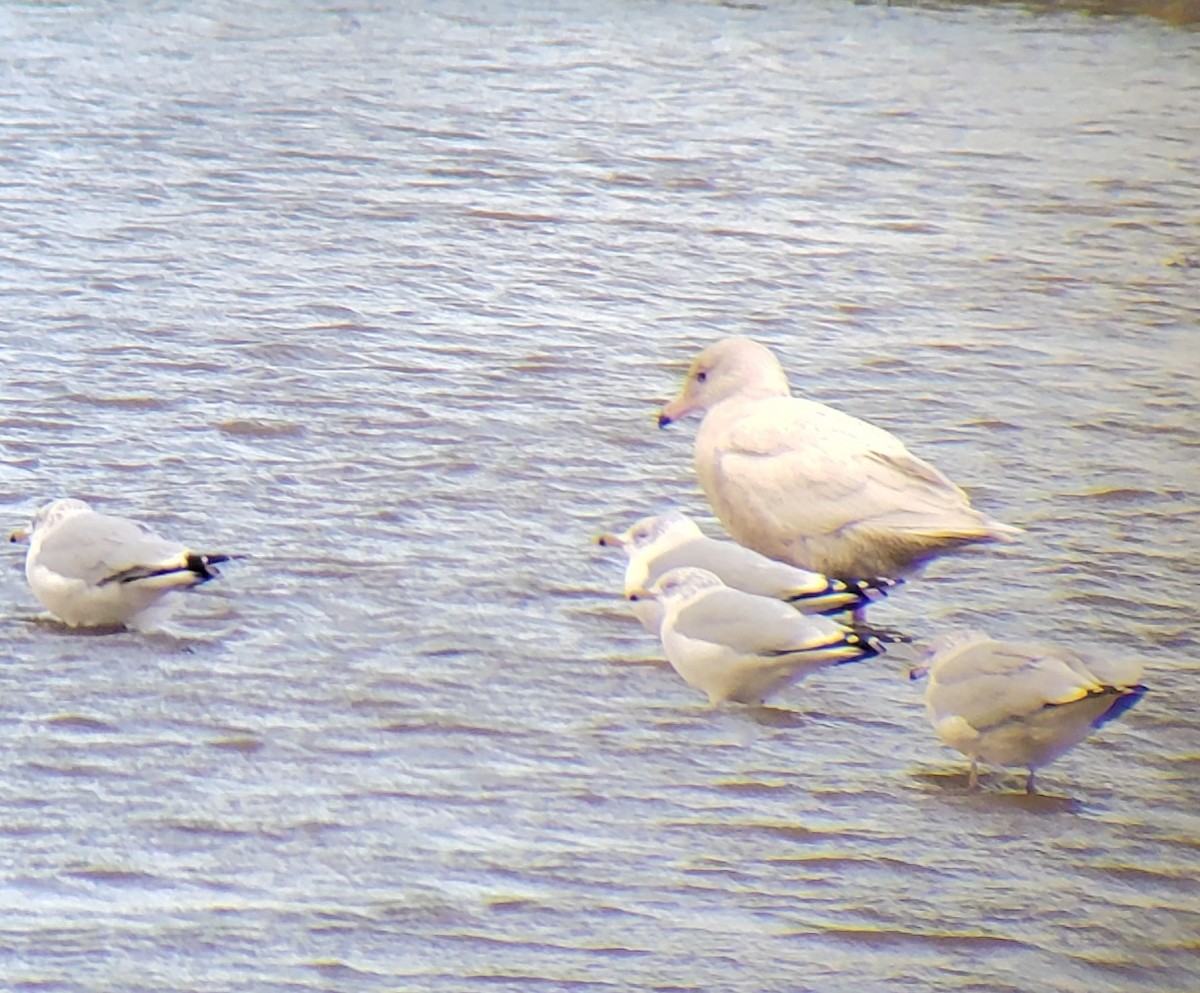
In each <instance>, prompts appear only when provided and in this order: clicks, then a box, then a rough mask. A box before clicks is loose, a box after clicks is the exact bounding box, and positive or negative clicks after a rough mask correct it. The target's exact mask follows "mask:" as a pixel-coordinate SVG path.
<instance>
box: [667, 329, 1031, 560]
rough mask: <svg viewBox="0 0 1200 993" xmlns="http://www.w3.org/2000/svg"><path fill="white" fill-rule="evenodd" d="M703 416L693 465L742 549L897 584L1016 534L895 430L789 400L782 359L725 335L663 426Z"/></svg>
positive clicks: (698, 365) (698, 362)
mask: <svg viewBox="0 0 1200 993" xmlns="http://www.w3.org/2000/svg"><path fill="white" fill-rule="evenodd" d="M693 413H702V414H704V420H703V422H702V423H701V425H700V429H699V431H698V432H697V435H696V446H695V466H696V475H697V476H698V477H699V481H700V485H701V487H702V489H703V490H704V493H705V495H706V496H707V497H708V502H709V504H710V505H711V506H712V509H713V512H714V513H715V514H716V515H717V518H718V519H719V520H720V522H721V524H722V525H724V527H725V530H726V531H728V532H729V534H730V535H731V536H732V537H733V539H734V540H735V541H737V542H738V543H739V544H742V545H745V546H746V547H748V548H752V549H754V550H755V551H757V552H761V553H762V554H763V555H767V556H770V557H771V558H773V559H779V560H781V561H784V562H790V563H791V564H792V565H796V566H800V567H801V568H804V569H812V570H813V571H815V572H820V573H823V574H825V575H827V576H833V577H836V578H839V579H846V578H850V579H855V578H862V577H866V576H890V577H899V576H903V575H905V574H907V573H910V572H912V571H914V570H915V569H917V568H919V567H920V566H921V565H922V564H923V563H925V562H926V561H928V560H929V559H931V558H933V557H935V556H938V555H942V554H944V553H946V552H950V551H954V550H955V549H959V548H962V547H964V546H967V545H974V544H980V543H987V542H996V541H1004V542H1007V541H1012V540H1014V539H1015V537H1016V535H1018V534H1020V531H1019V529H1017V528H1014V527H1010V526H1009V525H1007V524H1001V523H999V522H997V521H993V520H990V519H989V518H987V517H985V516H984V515H983V514H980V513H979V512H978V511H976V510H973V509H972V508H971V505H970V502H969V501H968V499H967V496H966V494H965V493H963V491H962V490H961V489H959V488H958V487H957V486H955V485H954V483H952V482H951V481H950V480H949V479H947V478H946V477H945V476H944V475H943V474H942V473H941V472H939V471H938V470H937V469H935V468H934V467H933V466H931V465H930V464H929V463H928V462H925V461H924V460H922V459H920V458H918V457H917V456H915V455H913V454H911V453H910V452H909V451H908V449H907V448H905V447H904V445H903V443H902V442H901V441H900V440H899V439H898V438H896V437H895V436H894V435H892V434H890V433H889V432H887V431H885V430H883V429H882V428H878V427H875V426H874V425H871V424H868V423H867V422H866V421H862V420H859V419H858V418H856V417H852V416H850V415H849V414H845V413H842V412H841V411H839V410H835V409H834V408H832V407H827V406H825V405H824V404H820V403H816V402H815V401H812V400H803V399H800V398H799V397H793V396H792V395H791V393H790V389H789V386H788V381H787V377H786V376H785V375H784V372H783V369H782V368H781V367H780V365H779V362H778V360H777V359H776V358H775V356H774V355H773V354H772V353H771V351H770V350H769V349H768V348H766V346H764V345H761V344H759V343H758V342H755V341H752V340H750V339H749V338H726V339H724V340H722V341H719V342H717V343H716V344H714V345H712V346H710V347H708V348H706V349H705V350H704V351H703V352H701V353H700V354H699V355H698V356H697V357H696V358H695V359H694V360H693V362H692V364H691V367H690V368H689V369H688V372H687V378H686V380H685V382H684V384H683V387H682V389H681V391H680V393H679V395H678V396H677V397H676V398H675V399H674V400H672V401H671V402H670V403H669V404H667V405H666V406H665V407H664V408H663V409H662V413H661V415H660V417H659V425H660V426H661V427H665V426H667V425H668V424H671V423H672V422H674V421H676V420H679V419H680V418H682V417H686V416H688V415H689V414H693Z"/></svg>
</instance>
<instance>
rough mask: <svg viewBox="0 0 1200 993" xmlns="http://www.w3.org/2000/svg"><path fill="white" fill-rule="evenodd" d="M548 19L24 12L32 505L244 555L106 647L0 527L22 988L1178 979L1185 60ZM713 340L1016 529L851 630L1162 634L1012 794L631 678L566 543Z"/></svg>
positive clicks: (1012, 16) (627, 490)
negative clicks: (32, 570)
mask: <svg viewBox="0 0 1200 993" xmlns="http://www.w3.org/2000/svg"><path fill="white" fill-rule="evenodd" d="M529 6H530V5H520V4H513V3H505V2H498V3H494V4H474V3H465V2H464V3H458V4H456V3H450V2H446V3H433V4H429V5H417V4H411V5H409V4H403V5H402V4H386V3H380V4H378V5H376V6H352V5H346V6H341V7H323V6H321V5H318V4H312V3H303V2H301V3H293V4H285V3H282V2H280V3H265V2H264V3H258V4H242V3H221V2H216V0H201V2H198V3H192V4H173V3H160V4H151V5H146V4H123V3H102V2H78V3H63V4H53V5H49V4H46V5H43V4H22V3H5V4H4V5H3V6H2V7H0V38H2V40H0V54H2V55H3V59H2V60H0V99H2V100H3V107H4V113H3V118H2V123H0V136H2V138H3V140H2V141H0V228H2V229H3V240H2V241H0V282H2V285H3V301H4V306H3V309H2V312H0V334H2V341H3V355H4V359H5V361H4V377H3V383H4V385H3V399H4V407H3V413H2V414H0V417H2V421H0V441H2V442H3V452H4V460H3V464H2V465H0V505H2V506H3V509H4V512H5V514H6V515H7V516H8V518H9V520H10V524H9V525H8V526H16V525H17V524H19V523H22V522H23V521H24V520H25V519H26V518H27V515H28V512H29V511H30V510H31V509H32V508H33V507H35V506H36V505H38V504H39V503H40V502H42V501H43V500H45V499H48V498H50V497H53V496H57V495H63V494H71V495H75V496H80V497H83V498H86V499H90V500H92V501H94V502H95V503H96V504H97V505H98V506H99V507H100V508H101V509H103V510H106V511H110V512H114V513H120V514H127V515H130V516H135V517H138V518H142V519H145V520H147V521H149V522H151V523H153V524H155V525H156V526H158V527H160V528H161V529H162V530H164V531H166V532H169V533H171V534H173V535H178V536H180V537H182V538H185V539H188V540H191V541H193V542H195V543H197V544H200V545H202V546H205V547H212V548H218V549H226V550H235V551H240V552H244V553H247V554H249V555H250V556H251V557H250V558H249V559H248V560H246V561H244V562H240V563H236V564H234V565H233V566H232V567H230V568H228V569H227V570H226V574H225V576H224V578H223V579H222V580H221V581H220V582H219V583H214V584H210V585H209V586H207V587H206V588H205V589H204V590H202V591H200V592H198V593H197V594H195V595H192V596H189V597H188V598H187V599H186V602H185V603H184V604H183V605H182V607H181V609H180V611H179V612H178V613H177V615H176V616H175V617H174V619H173V620H172V621H171V622H170V623H169V624H168V625H167V627H166V628H165V629H164V630H162V631H161V632H158V633H154V634H151V635H139V634H132V633H130V634H124V633H122V634H115V635H113V634H110V635H104V636H98V635H89V634H80V633H73V632H71V631H68V630H65V629H63V628H61V627H59V626H56V625H54V624H51V623H48V622H46V621H44V620H40V619H39V615H38V609H37V605H36V603H35V602H34V600H33V598H32V596H31V594H30V592H29V590H28V589H27V587H26V585H25V582H24V578H23V575H22V565H21V558H20V551H19V549H17V548H15V547H13V548H10V551H9V552H8V553H6V556H7V557H6V560H5V561H6V563H7V564H6V565H5V568H4V569H3V570H2V572H0V575H2V576H3V580H2V583H0V609H2V610H3V613H4V622H3V626H4V631H5V634H6V641H7V651H6V653H5V660H4V663H3V666H2V667H0V748H2V750H3V753H4V771H3V775H2V776H0V804H2V811H3V818H2V819H0V887H2V889H0V986H3V987H4V988H6V989H14V990H21V989H30V990H34V989H36V990H39V991H59V990H62V991H89V993H95V991H109V990H119V991H135V990H147V991H148V990H155V991H159V990H184V989H186V990H190V991H201V993H206V991H246V990H255V991H259V990H262V991H274V990H338V991H341V990H370V991H374V990H380V991H384V990H388V991H392V990H422V991H423V990H430V991H433V990H445V991H461V990H485V989H486V990H512V991H530V990H584V989H612V990H629V989H657V990H703V991H738V993H757V991H763V990H789V991H792V990H795V991H800V990H812V991H820V993H826V991H842V990H846V991H851V990H854V991H860V990H872V991H874V990H913V991H959V990H963V991H966V990H970V991H989V993H990V991H1035V990H1036V991H1046V990H1054V991H1079V993H1097V991H1128V990H1134V989H1136V990H1139V991H1142V990H1153V991H1159V990H1161V991H1175V993H1182V991H1185V990H1194V989H1196V988H1198V987H1200V939H1198V938H1197V935H1198V934H1200V842H1198V841H1197V838H1198V837H1200V718H1198V717H1197V713H1198V710H1197V703H1196V701H1197V698H1198V697H1197V695H1198V692H1200V690H1198V682H1200V645H1198V638H1197V622H1196V617H1197V614H1196V602H1197V586H1198V583H1197V578H1198V574H1200V548H1198V544H1200V542H1198V541H1197V531H1198V524H1200V503H1198V498H1197V488H1198V484H1200V468H1198V463H1200V417H1198V414H1200V400H1198V397H1200V359H1198V358H1197V353H1198V351H1200V331H1198V318H1200V215H1198V214H1197V204H1198V203H1200V115H1197V113H1196V108H1197V106H1200V35H1198V34H1197V33H1196V32H1194V31H1188V30H1182V29H1178V28H1172V27H1170V26H1168V25H1166V24H1162V23H1158V22H1155V21H1152V20H1141V19H1136V18H1127V19H1119V18H1089V17H1085V16H1082V15H1078V14H1072V13H1066V12H1060V13H1045V12H1031V11H1028V10H1023V9H1018V8H1012V7H991V6H985V7H971V6H956V7H952V8H940V7H927V8H912V7H904V6H880V5H871V4H865V5H851V4H847V3H842V2H835V0H814V2H811V3H784V2H771V0H767V2H764V3H761V4H745V5H737V4H729V5H717V4H705V3H683V2H670V0H669V2H662V3H650V2H641V0H636V2H635V0H628V2H613V3H604V4H600V3H595V4H593V3H583V2H578V3H574V4H571V3H563V4H553V5H549V4H548V5H537V9H536V10H533V9H528V8H529ZM731 333H748V334H752V335H754V336H756V337H758V338H760V339H761V340H763V341H765V342H767V343H769V344H770V345H771V346H772V347H773V348H774V349H775V350H776V351H777V352H778V353H779V355H780V356H781V358H782V359H783V362H784V365H785V367H786V368H787V369H788V371H789V373H790V374H791V376H792V380H793V384H794V387H795V389H796V390H797V392H800V393H802V394H804V395H807V396H812V397H815V398H818V399H821V400H825V401H828V402H831V403H835V404H837V405H839V406H842V407H844V408H845V409H847V410H850V411H852V412H853V413H856V414H858V415H860V416H863V417H866V418H868V419H870V420H873V421H875V422H877V423H879V424H882V425H884V426H886V427H888V428H890V429H892V430H894V431H896V432H897V433H898V434H900V435H901V436H902V437H903V438H904V439H905V440H906V441H908V443H909V444H910V446H911V447H913V448H914V449H915V450H916V451H917V452H918V453H920V454H922V455H924V456H926V457H927V458H929V459H931V460H932V461H934V462H935V463H936V464H937V465H939V466H940V467H941V468H943V469H944V470H945V471H947V472H948V473H949V474H950V475H951V476H953V477H954V478H955V479H958V480H960V481H961V482H963V483H964V485H966V486H967V487H968V488H969V489H970V491H971V493H972V496H973V498H974V500H975V501H976V503H977V504H978V505H979V506H980V507H982V508H983V509H985V510H986V511H988V512H989V513H992V514H994V515H996V516H997V517H999V518H1001V519H1003V520H1007V521H1010V522H1012V523H1015V524H1020V525H1021V526H1023V527H1025V528H1026V529H1027V531H1028V536H1027V539H1026V540H1025V541H1024V542H1023V543H1021V544H1020V545H1018V546H1014V547H1012V548H1011V549H1003V550H1000V551H996V552H988V553H985V554H979V555H972V556H964V557H960V558H958V559H953V560H943V561H941V562H939V563H938V564H936V565H935V566H934V567H933V568H932V569H931V570H930V571H929V573H928V574H927V575H926V576H925V577H923V578H921V579H920V580H917V581H914V582H911V583H910V584H908V586H906V587H905V588H904V589H903V590H902V591H900V592H898V593H897V594H896V595H895V596H894V597H893V598H892V599H891V600H890V601H889V602H888V603H887V604H885V605H884V606H883V607H881V608H878V609H877V610H876V611H875V620H876V621H877V622H878V623H879V624H882V625H886V626H889V627H893V628H898V629H901V630H904V631H907V632H909V633H910V634H912V635H913V636H914V637H916V638H917V639H918V640H923V639H925V638H928V637H932V636H934V635H937V634H939V633H941V632H944V631H948V630H951V629H953V628H955V627H960V626H964V625H976V626H982V627H984V628H986V629H987V630H989V631H990V632H991V633H992V634H994V635H996V636H998V637H1012V638H1028V637H1045V638H1050V639H1054V640H1057V641H1061V642H1063V643H1066V644H1070V645H1073V646H1076V647H1081V648H1086V649H1090V650H1091V651H1093V652H1095V653H1098V654H1101V655H1107V656H1111V657H1116V658H1123V659H1125V658H1136V659H1141V660H1143V661H1144V662H1145V664H1146V665H1147V675H1146V681H1147V683H1148V684H1149V685H1150V686H1151V692H1150V693H1149V694H1148V695H1147V696H1146V698H1145V699H1144V701H1143V702H1142V703H1141V704H1140V705H1139V706H1138V707H1137V708H1136V709H1135V710H1133V711H1131V712H1130V713H1129V714H1128V715H1126V717H1125V718H1123V719H1122V720H1121V721H1120V722H1117V723H1115V724H1111V725H1108V726H1106V727H1105V728H1103V729H1102V730H1101V731H1100V732H1098V733H1097V735H1096V736H1095V738H1094V740H1093V741H1092V742H1091V743H1089V744H1088V745H1087V746H1084V747H1081V748H1079V749H1077V750H1076V751H1074V752H1072V753H1071V754H1069V755H1068V756H1066V757H1065V758H1063V759H1062V760H1061V761H1060V762H1058V763H1056V764H1055V765H1053V766H1051V767H1049V768H1048V769H1047V770H1045V771H1044V772H1043V774H1042V775H1041V784H1042V787H1043V789H1044V790H1045V792H1046V794H1047V795H1045V796H1040V797H1032V798H1027V797H1025V796H1023V795H1020V794H1019V793H1017V792H1016V791H1017V790H1019V788H1020V785H1021V777H1020V776H1019V775H1018V774H1015V773H1009V774H1000V775H997V776H993V777H991V778H990V779H989V781H988V788H987V790H985V791H984V792H983V793H981V794H977V795H970V794H967V793H966V792H965V790H964V786H965V776H964V772H965V762H964V761H963V759H962V758H961V756H958V755H957V754H955V753H952V752H950V751H948V750H946V749H944V748H943V747H942V746H940V745H939V744H938V743H937V741H936V740H935V739H934V737H933V735H932V733H931V731H930V729H929V728H928V726H927V724H926V721H925V717H924V713H923V709H922V704H921V700H920V696H919V694H920V686H919V685H914V684H911V683H910V682H909V681H908V680H907V679H906V678H905V670H906V665H905V664H904V663H903V662H902V661H900V660H897V659H893V660H878V661H876V662H873V663H870V664H868V665H863V666H857V667H846V668H841V669H838V670H836V671H832V672H827V673H822V674H820V675H818V676H817V677H814V678H812V679H810V680H809V681H808V682H806V683H804V684H803V685H801V686H798V687H794V688H793V689H791V690H790V691H788V692H787V693H785V694H783V695H781V696H780V697H779V698H778V699H777V701H775V703H776V706H775V707H774V708H771V709H763V710H757V711H755V710H748V709H746V708H737V707H731V708H728V709H724V710H717V711H712V710H709V709H707V708H706V707H705V706H704V701H703V698H702V697H701V696H700V695H699V694H697V693H695V692H694V691H692V690H690V689H689V688H688V687H687V686H686V685H684V684H683V683H682V682H681V681H680V680H679V679H678V678H677V677H676V676H675V675H674V674H673V673H672V672H671V670H670V669H669V668H667V667H666V666H665V665H663V664H662V663H661V662H660V661H659V659H660V653H659V648H658V646H657V644H656V643H654V642H652V641H650V640H649V639H648V638H647V637H646V636H645V635H644V634H643V633H642V632H641V630H640V628H638V627H637V626H636V624H635V623H634V622H633V621H632V619H631V618H630V616H629V615H628V613H627V611H626V609H625V606H624V604H623V603H622V602H621V601H620V600H619V598H618V593H619V587H620V576H621V568H622V567H621V563H619V562H617V561H614V560H612V559H609V558H606V557H605V556H604V555H603V554H602V550H601V549H596V548H594V547H593V546H591V545H590V544H589V542H590V539H591V538H592V537H593V536H594V535H595V534H596V533H597V532H599V531H601V530H605V529H610V528H612V527H617V526H622V527H623V526H624V525H626V524H627V523H628V522H629V521H630V520H631V519H632V518H633V517H634V516H640V515H641V514H643V513H646V512H650V511H655V510H661V509H664V508H666V507H668V506H672V505H677V506H681V507H683V508H685V509H688V510H690V511H693V512H696V513H703V512H704V510H705V508H704V504H703V500H702V498H701V496H700V494H699V490H698V488H697V486H696V484H695V482H694V479H693V477H692V473H691V469H690V451H691V439H692V436H693V432H694V426H693V425H691V424H688V423H685V424H681V425H679V426H678V427H677V428H673V429H672V430H670V431H666V432H659V431H657V430H656V429H655V427H654V414H655V411H656V406H657V404H658V402H660V401H661V400H662V399H664V398H665V397H667V396H668V395H670V394H671V393H672V392H673V391H674V390H675V388H676V386H677V385H678V382H679V379H680V375H681V372H682V368H683V364H684V363H685V362H686V360H687V359H688V357H689V356H690V355H691V354H692V353H693V352H694V351H695V350H696V348H698V347H699V346H701V345H703V344H705V343H708V342H710V341H712V340H714V339H715V338H717V337H719V336H721V335H725V334H731ZM5 547H9V546H5Z"/></svg>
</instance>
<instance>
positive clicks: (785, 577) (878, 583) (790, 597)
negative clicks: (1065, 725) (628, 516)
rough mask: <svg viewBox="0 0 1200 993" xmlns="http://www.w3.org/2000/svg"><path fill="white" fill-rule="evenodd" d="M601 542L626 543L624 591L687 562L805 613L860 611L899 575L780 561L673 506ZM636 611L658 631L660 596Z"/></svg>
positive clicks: (612, 545)
mask: <svg viewBox="0 0 1200 993" xmlns="http://www.w3.org/2000/svg"><path fill="white" fill-rule="evenodd" d="M596 542H597V544H599V545H603V546H605V547H608V548H620V549H623V550H624V552H625V554H626V555H627V556H628V557H629V561H628V563H627V564H626V566H625V595H626V596H628V595H629V594H630V593H633V592H634V591H635V590H640V589H645V588H646V587H647V586H649V585H650V584H651V583H653V582H654V581H655V580H656V579H658V577H659V576H661V575H662V574H663V573H664V572H669V571H670V570H671V569H677V568H681V567H683V566H696V567H698V568H701V569H708V570H709V571H710V572H712V573H715V574H716V576H717V577H718V578H719V579H720V580H721V581H722V582H723V583H725V585H726V586H731V587H733V588H734V589H737V590H742V591H743V592H745V593H755V594H757V595H758V596H765V597H774V598H775V599H777V600H783V601H786V602H787V603H790V604H791V605H792V606H793V607H794V608H795V609H796V610H799V611H800V612H801V613H803V614H837V613H842V612H844V611H855V612H858V611H860V610H862V609H863V608H865V607H866V606H867V604H870V603H873V602H874V601H876V600H880V599H882V598H883V597H885V596H886V595H887V593H888V591H889V590H890V588H891V587H892V586H894V585H896V581H895V580H891V579H882V578H873V579H853V580H840V579H830V578H829V577H828V576H823V575H821V574H820V573H818V572H810V571H809V570H807V569H799V568H797V567H795V566H791V565H788V564H787V563H785V562H776V561H775V560H774V559H769V558H767V557H766V556H765V555H759V554H758V552H754V551H751V550H750V549H749V548H743V547H742V546H741V545H739V544H737V543H736V542H732V541H720V540H718V539H716V538H709V537H708V536H706V535H705V534H704V532H703V531H701V530H700V526H699V525H698V524H697V523H696V522H695V521H693V520H692V519H691V518H690V517H688V516H687V515H686V514H684V513H681V512H680V511H678V510H672V511H669V512H667V513H665V514H658V515H655V516H652V517H643V518H642V519H641V520H638V521H635V522H634V523H633V525H632V526H631V527H630V528H629V529H628V530H627V531H625V532H624V533H622V534H602V535H600V537H598V538H597V539H596ZM633 611H634V614H635V615H637V618H638V620H640V621H641V622H642V626H643V627H644V628H645V629H646V630H647V631H649V632H650V633H651V634H658V629H659V626H660V625H661V623H662V607H661V606H660V605H659V603H658V601H657V600H654V599H642V600H639V601H636V602H634V604H633Z"/></svg>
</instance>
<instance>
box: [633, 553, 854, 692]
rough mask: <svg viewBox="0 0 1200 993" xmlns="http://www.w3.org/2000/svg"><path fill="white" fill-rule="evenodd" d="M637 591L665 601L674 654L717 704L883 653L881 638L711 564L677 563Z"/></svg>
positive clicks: (666, 640)
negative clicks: (764, 592)
mask: <svg viewBox="0 0 1200 993" xmlns="http://www.w3.org/2000/svg"><path fill="white" fill-rule="evenodd" d="M631 596H632V597H635V598H642V597H646V596H649V597H653V598H654V599H655V600H657V601H658V602H659V603H660V604H661V605H662V608H663V620H662V627H661V629H660V631H659V635H660V637H661V639H662V644H663V649H664V650H665V652H666V655H667V660H668V661H669V662H670V663H671V666H672V667H673V668H674V669H675V671H676V672H677V673H679V675H680V676H682V677H683V680H684V682H686V683H687V684H688V685H689V686H693V687H695V688H696V689H698V690H701V691H703V692H704V693H705V694H707V696H708V699H709V703H711V704H713V705H714V706H715V705H716V704H719V703H723V702H725V701H727V700H728V701H733V702H736V703H751V704H757V703H762V702H763V700H765V699H766V698H767V697H768V696H770V695H771V694H772V693H775V692H777V691H778V690H781V689H783V687H785V686H788V685H789V684H791V683H794V682H797V681H798V680H801V679H803V678H804V677H805V676H807V675H808V674H809V673H811V672H815V671H816V670H817V669H823V668H825V667H826V666H829V665H836V664H837V663H840V662H851V661H854V660H856V659H865V658H870V657H872V656H874V655H876V654H878V647H877V645H876V643H875V642H874V641H873V640H871V639H867V638H863V637H861V636H860V635H858V634H856V633H855V632H853V631H851V630H850V629H849V628H845V627H843V626H842V625H840V624H838V623H836V622H834V621H831V620H829V619H828V618H825V617H812V616H807V615H805V614H800V613H797V612H796V611H795V610H793V609H792V608H791V607H789V606H788V605H787V604H786V603H783V602H782V601H779V600H775V599H773V598H771V597H762V596H755V595H754V594H753V593H743V592H742V591H741V590H734V589H730V588H729V587H728V586H726V585H725V584H724V583H722V582H721V580H720V579H719V578H718V577H717V576H716V575H714V574H713V573H711V572H709V571H708V570H707V569H697V568H683V569H672V570H671V571H670V572H667V573H664V574H663V575H662V576H660V577H659V578H658V580H657V581H656V582H654V583H653V584H651V586H650V587H649V588H648V589H646V590H639V591H635V592H634V593H633V594H631Z"/></svg>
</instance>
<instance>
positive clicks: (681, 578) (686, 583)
mask: <svg viewBox="0 0 1200 993" xmlns="http://www.w3.org/2000/svg"><path fill="white" fill-rule="evenodd" d="M724 585H725V584H724V583H723V582H721V579H720V577H719V576H717V574H716V573H713V572H709V571H708V570H707V569H697V568H695V567H693V566H687V567H685V568H681V569H671V570H670V571H669V572H664V573H663V574H662V575H661V576H659V577H658V579H656V580H655V581H654V582H653V583H652V584H651V585H650V586H649V587H648V588H646V589H642V590H634V591H633V592H632V593H630V594H629V599H630V600H634V601H637V600H657V601H659V602H660V603H662V604H663V605H664V606H665V605H668V604H671V603H677V602H680V601H683V600H689V599H691V598H692V597H694V596H695V595H696V594H697V593H701V592H703V591H704V590H709V589H715V588H718V587H721V586H724Z"/></svg>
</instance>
